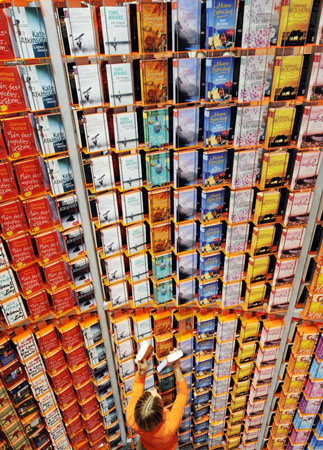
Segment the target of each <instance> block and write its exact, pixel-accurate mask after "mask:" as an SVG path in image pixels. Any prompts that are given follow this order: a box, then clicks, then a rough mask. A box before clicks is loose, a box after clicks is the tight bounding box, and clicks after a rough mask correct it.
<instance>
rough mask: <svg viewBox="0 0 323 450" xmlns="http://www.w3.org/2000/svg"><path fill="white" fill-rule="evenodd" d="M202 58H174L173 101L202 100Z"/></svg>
mask: <svg viewBox="0 0 323 450" xmlns="http://www.w3.org/2000/svg"><path fill="white" fill-rule="evenodd" d="M200 72H201V59H200V58H181V59H173V101H174V103H186V102H187V103H192V102H198V101H199V100H200Z"/></svg>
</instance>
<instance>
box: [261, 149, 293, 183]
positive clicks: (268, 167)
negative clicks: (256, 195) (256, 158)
mask: <svg viewBox="0 0 323 450" xmlns="http://www.w3.org/2000/svg"><path fill="white" fill-rule="evenodd" d="M288 161H289V153H288V152H287V151H284V150H283V151H276V152H271V153H269V152H268V153H267V152H266V153H264V157H263V164H262V169H261V177H260V181H259V186H260V187H261V188H262V189H266V188H275V187H278V186H282V185H283V184H285V182H286V173H287V167H288Z"/></svg>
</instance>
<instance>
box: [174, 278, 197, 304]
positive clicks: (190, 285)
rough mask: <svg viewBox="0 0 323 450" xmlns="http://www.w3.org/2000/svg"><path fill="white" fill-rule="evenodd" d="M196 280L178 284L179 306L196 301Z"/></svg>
mask: <svg viewBox="0 0 323 450" xmlns="http://www.w3.org/2000/svg"><path fill="white" fill-rule="evenodd" d="M195 288H196V281H195V278H193V279H192V280H188V281H182V282H181V283H176V304H177V305H178V306H181V305H185V304H186V303H190V302H192V301H193V300H195Z"/></svg>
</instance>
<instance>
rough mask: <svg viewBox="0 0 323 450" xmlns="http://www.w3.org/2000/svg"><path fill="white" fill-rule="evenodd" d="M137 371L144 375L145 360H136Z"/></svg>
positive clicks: (145, 368)
mask: <svg viewBox="0 0 323 450" xmlns="http://www.w3.org/2000/svg"><path fill="white" fill-rule="evenodd" d="M137 366H138V371H139V374H140V375H146V370H147V361H137Z"/></svg>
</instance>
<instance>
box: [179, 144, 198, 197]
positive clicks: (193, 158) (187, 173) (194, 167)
mask: <svg viewBox="0 0 323 450" xmlns="http://www.w3.org/2000/svg"><path fill="white" fill-rule="evenodd" d="M197 172H198V151H197V150H191V151H189V150H187V151H182V152H175V153H174V154H173V180H174V187H175V188H179V187H185V186H193V185H195V184H196V183H197Z"/></svg>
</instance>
